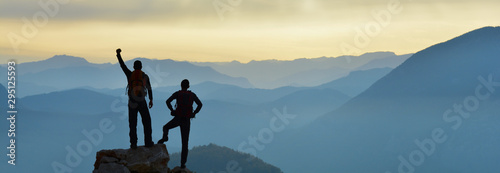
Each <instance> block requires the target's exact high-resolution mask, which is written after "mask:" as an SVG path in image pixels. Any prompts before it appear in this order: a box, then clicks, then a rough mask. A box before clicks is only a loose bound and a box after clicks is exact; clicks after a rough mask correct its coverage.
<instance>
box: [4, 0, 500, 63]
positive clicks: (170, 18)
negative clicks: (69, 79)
mask: <svg viewBox="0 0 500 173" xmlns="http://www.w3.org/2000/svg"><path fill="white" fill-rule="evenodd" d="M498 7H500V1H498V0H142V1H137V0H106V1H97V0H1V1H0V23H1V25H0V35H1V36H2V39H0V58H2V59H4V60H3V61H7V60H10V59H15V60H17V61H18V62H29V61H39V60H44V59H47V58H50V57H52V56H54V55H61V54H66V55H72V56H77V57H84V58H85V59H87V60H88V61H90V62H94V63H107V62H112V63H116V57H115V49H116V48H121V49H122V50H123V52H122V55H123V57H124V59H126V60H127V59H133V58H136V57H145V58H151V59H174V60H180V61H198V62H216V61H217V62H219V61H233V60H237V61H240V62H248V61H250V60H266V59H277V60H292V59H297V58H316V57H322V56H326V57H338V56H341V55H361V54H363V53H366V52H375V51H392V52H395V53H396V54H407V53H415V52H417V51H419V50H422V49H424V48H426V47H429V46H432V45H434V44H437V43H440V42H444V41H446V40H449V39H451V38H453V37H456V36H459V35H461V34H464V33H466V32H469V31H471V30H474V29H477V28H481V27H484V26H498V25H500V10H498ZM4 63H5V62H1V63H0V64H4Z"/></svg>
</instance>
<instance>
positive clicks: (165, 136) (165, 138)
mask: <svg viewBox="0 0 500 173" xmlns="http://www.w3.org/2000/svg"><path fill="white" fill-rule="evenodd" d="M179 123H180V121H179V117H174V118H173V119H172V120H170V121H169V122H168V123H167V124H165V125H164V126H163V137H162V138H161V139H160V140H159V141H158V143H159V144H163V143H164V142H166V141H168V131H169V130H170V129H172V128H175V127H177V126H179Z"/></svg>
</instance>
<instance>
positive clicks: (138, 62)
mask: <svg viewBox="0 0 500 173" xmlns="http://www.w3.org/2000/svg"><path fill="white" fill-rule="evenodd" d="M140 69H142V63H141V61H139V60H135V62H134V70H140Z"/></svg>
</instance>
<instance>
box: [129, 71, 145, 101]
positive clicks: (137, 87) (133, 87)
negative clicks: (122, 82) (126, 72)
mask: <svg viewBox="0 0 500 173" xmlns="http://www.w3.org/2000/svg"><path fill="white" fill-rule="evenodd" d="M127 89H128V95H129V96H134V97H138V98H144V97H146V78H145V74H144V72H142V71H141V70H134V71H133V72H132V74H131V75H130V78H129V81H128V87H127Z"/></svg>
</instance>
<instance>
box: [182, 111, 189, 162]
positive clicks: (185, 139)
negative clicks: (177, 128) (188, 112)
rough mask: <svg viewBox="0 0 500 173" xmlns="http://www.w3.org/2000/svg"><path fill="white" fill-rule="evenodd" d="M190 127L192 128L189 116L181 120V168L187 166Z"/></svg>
mask: <svg viewBox="0 0 500 173" xmlns="http://www.w3.org/2000/svg"><path fill="white" fill-rule="evenodd" d="M190 128H191V121H190V120H189V118H183V119H182V122H181V137H182V151H181V168H185V167H186V161H187V155H188V144H189V131H190Z"/></svg>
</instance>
